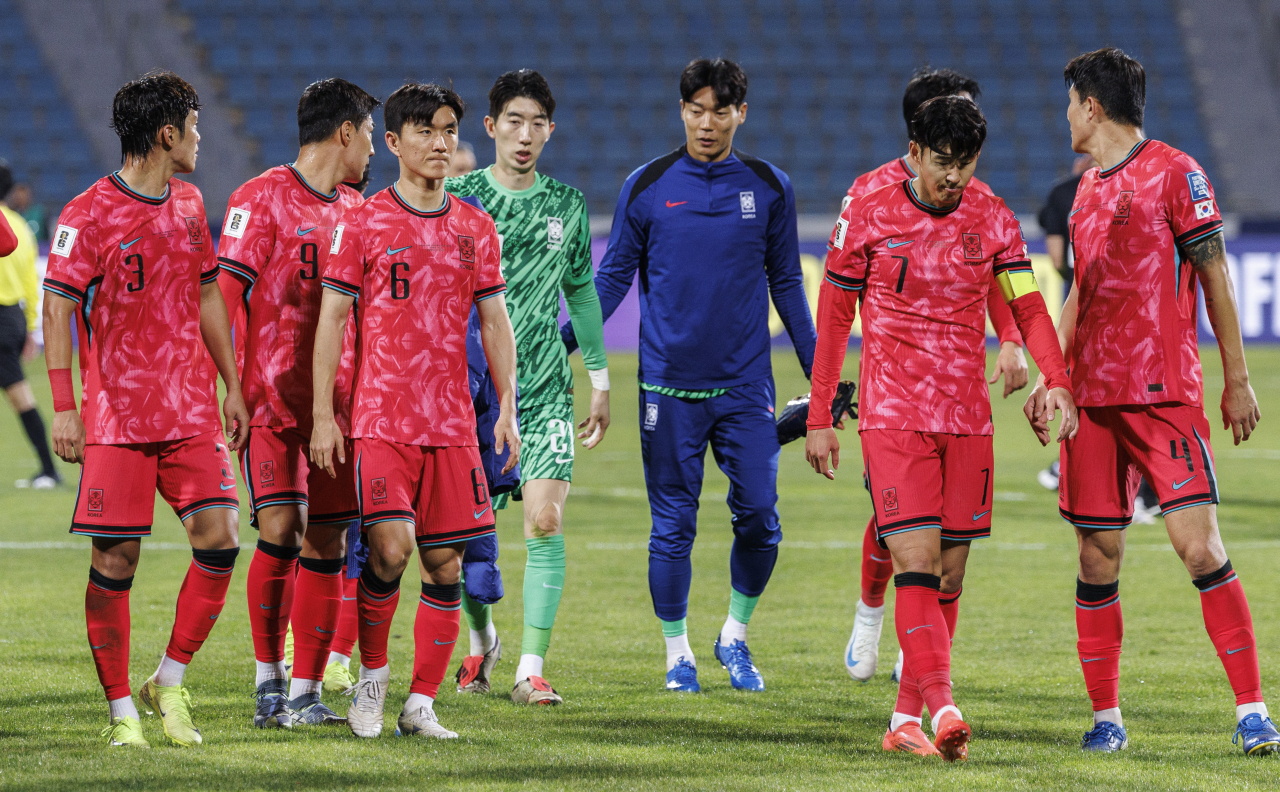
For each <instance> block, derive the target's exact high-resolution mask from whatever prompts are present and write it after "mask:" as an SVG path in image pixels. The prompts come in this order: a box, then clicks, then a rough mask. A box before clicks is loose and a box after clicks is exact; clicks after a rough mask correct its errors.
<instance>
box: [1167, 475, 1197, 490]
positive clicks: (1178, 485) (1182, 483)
mask: <svg viewBox="0 0 1280 792" xmlns="http://www.w3.org/2000/svg"><path fill="white" fill-rule="evenodd" d="M1198 475H1200V474H1199V473H1197V474H1196V476H1198ZM1196 476H1192V477H1191V478H1189V479H1187V480H1186V481H1179V482H1175V483H1174V485H1173V488H1174V489H1175V490H1180V489H1182V488H1183V487H1185V486H1187V484H1188V482H1190V481H1191V479H1193V478H1195V477H1196Z"/></svg>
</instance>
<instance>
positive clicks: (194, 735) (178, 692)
mask: <svg viewBox="0 0 1280 792" xmlns="http://www.w3.org/2000/svg"><path fill="white" fill-rule="evenodd" d="M138 698H139V699H141V700H142V706H144V707H146V708H147V712H148V713H149V714H154V713H159V714H160V722H161V723H162V724H164V736H165V737H168V738H169V742H171V743H173V744H174V745H178V746H181V747H183V748H192V747H195V746H197V745H199V744H200V743H202V742H204V738H202V737H201V736H200V730H199V729H197V728H196V725H195V724H194V723H192V721H191V710H192V708H193V707H194V706H195V705H194V704H192V703H191V693H190V692H188V691H187V689H186V688H184V687H183V686H182V685H174V686H173V687H160V686H159V685H157V684H156V683H155V678H154V677H152V678H151V679H148V680H147V681H146V684H144V685H143V686H142V690H140V691H138Z"/></svg>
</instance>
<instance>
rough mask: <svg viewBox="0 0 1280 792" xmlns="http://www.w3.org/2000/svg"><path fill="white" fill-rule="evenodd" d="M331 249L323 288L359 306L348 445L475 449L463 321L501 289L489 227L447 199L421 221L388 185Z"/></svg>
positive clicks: (484, 218) (345, 221)
mask: <svg viewBox="0 0 1280 792" xmlns="http://www.w3.org/2000/svg"><path fill="white" fill-rule="evenodd" d="M333 249H334V255H333V256H332V257H331V258H330V259H329V261H328V263H327V265H326V266H325V270H324V287H325V288H326V289H333V290H335V291H338V292H340V293H342V294H346V295H349V296H351V297H355V298H356V300H357V302H356V328H357V334H356V335H357V342H356V344H357V346H356V382H355V393H354V395H353V398H352V416H351V436H352V437H372V438H378V439H380V440H389V441H391V442H395V443H404V444H407V445H419V446H474V445H476V420H475V412H474V409H473V408H472V406H471V390H470V387H469V385H468V379H467V341H466V337H467V321H468V319H469V318H470V316H471V307H472V305H473V304H475V303H476V302H480V301H482V300H485V299H488V298H490V297H495V296H497V295H499V294H502V293H503V292H504V291H506V288H507V287H506V283H504V282H503V280H502V271H501V268H500V267H501V255H502V249H501V242H500V241H499V239H498V231H497V229H496V227H495V226H494V223H493V219H492V218H490V217H489V215H488V214H486V213H484V212H483V211H481V210H479V209H477V208H475V207H474V206H471V205H469V204H466V203H463V202H462V201H460V200H458V199H457V198H455V197H454V196H452V195H450V194H448V193H445V199H444V204H443V205H442V206H441V207H440V209H438V210H437V211H434V212H419V211H417V210H416V209H414V208H413V207H411V206H409V204H408V203H406V202H405V201H404V200H403V199H402V198H401V197H400V195H399V193H398V192H397V191H396V188H395V186H394V185H393V186H391V187H388V188H387V189H385V190H383V191H381V192H379V193H378V194H376V195H374V196H373V197H372V198H370V199H369V200H367V201H365V202H364V203H362V204H360V205H359V206H357V207H355V208H354V209H351V210H350V211H348V212H347V213H346V214H345V215H344V216H343V218H342V222H341V223H340V224H339V225H338V229H337V231H336V232H335V233H334V240H333Z"/></svg>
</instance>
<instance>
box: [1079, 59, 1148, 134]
mask: <svg viewBox="0 0 1280 792" xmlns="http://www.w3.org/2000/svg"><path fill="white" fill-rule="evenodd" d="M1062 76H1063V78H1064V79H1065V80H1066V83H1067V89H1068V90H1070V89H1071V88H1075V89H1076V95H1078V96H1079V97H1080V99H1081V100H1082V101H1083V100H1084V99H1085V98H1086V97H1090V96H1092V97H1093V98H1094V100H1095V101H1096V102H1097V103H1098V104H1100V105H1102V112H1104V113H1106V114H1107V118H1109V119H1111V120H1112V121H1115V122H1116V123H1117V124H1127V125H1129V126H1135V127H1141V126H1142V112H1143V110H1144V109H1145V108H1146V106H1147V73H1146V71H1145V70H1143V68H1142V64H1141V63H1138V62H1137V61H1136V60H1134V59H1133V58H1130V57H1129V56H1128V55H1125V54H1124V52H1123V51H1122V50H1120V49H1117V48H1116V47H1104V48H1103V49H1100V50H1094V51H1093V52H1086V53H1085V54H1083V55H1077V56H1076V57H1074V58H1072V59H1071V62H1070V63H1068V64H1067V68H1065V69H1063V70H1062Z"/></svg>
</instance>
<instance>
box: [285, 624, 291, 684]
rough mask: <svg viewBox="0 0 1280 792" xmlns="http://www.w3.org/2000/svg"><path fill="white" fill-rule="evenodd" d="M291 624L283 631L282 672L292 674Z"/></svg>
mask: <svg viewBox="0 0 1280 792" xmlns="http://www.w3.org/2000/svg"><path fill="white" fill-rule="evenodd" d="M292 671H293V624H290V625H289V626H288V627H287V628H285V631H284V672H285V673H286V674H288V675H289V676H293V674H292V673H291V672H292Z"/></svg>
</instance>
